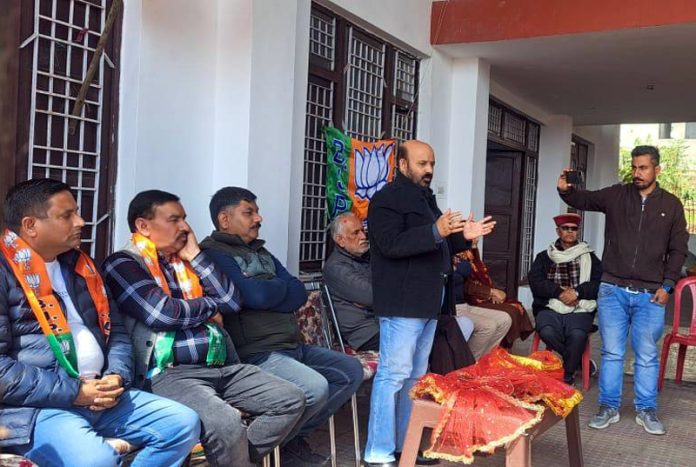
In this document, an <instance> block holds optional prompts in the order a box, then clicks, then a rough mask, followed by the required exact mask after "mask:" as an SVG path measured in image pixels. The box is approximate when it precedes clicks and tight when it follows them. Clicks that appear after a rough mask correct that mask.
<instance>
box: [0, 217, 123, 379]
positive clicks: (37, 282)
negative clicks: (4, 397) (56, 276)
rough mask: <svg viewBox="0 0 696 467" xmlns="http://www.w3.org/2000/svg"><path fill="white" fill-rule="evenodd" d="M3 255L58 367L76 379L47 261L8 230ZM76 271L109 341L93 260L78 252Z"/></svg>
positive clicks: (106, 304) (74, 362)
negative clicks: (83, 282) (84, 285)
mask: <svg viewBox="0 0 696 467" xmlns="http://www.w3.org/2000/svg"><path fill="white" fill-rule="evenodd" d="M0 249H2V254H3V255H4V257H5V259H6V260H7V263H8V264H9V265H10V267H11V268H12V272H13V273H14V276H15V278H16V279H17V282H19V284H20V285H21V287H22V290H23V291H24V296H25V297H26V299H27V301H28V302H29V306H30V307H31V310H32V311H33V312H34V316H35V317H36V320H37V321H38V322H39V326H40V327H41V331H42V332H43V334H44V335H45V336H46V339H47V340H48V344H49V345H50V347H51V350H52V351H53V354H54V355H55V357H56V360H58V363H59V364H60V366H62V367H63V368H64V369H65V371H66V372H67V373H68V374H69V375H70V376H72V377H73V378H79V377H80V373H79V371H78V367H77V354H76V349H75V342H74V340H73V336H72V333H71V332H70V325H69V324H68V320H67V319H66V317H65V313H64V312H63V310H62V309H61V307H60V303H59V302H58V299H57V298H56V296H55V295H54V293H53V287H52V285H51V279H50V278H49V275H48V271H47V270H46V262H45V261H44V259H43V258H42V257H41V255H39V254H38V253H36V252H35V251H34V250H33V249H32V248H31V247H30V246H29V245H28V244H27V243H26V242H25V241H24V240H22V239H21V238H20V237H19V236H18V235H17V234H16V233H14V232H12V231H11V230H9V229H5V231H4V232H3V237H2V243H1V244H0ZM75 272H76V273H77V274H78V275H79V276H80V277H82V278H83V279H84V280H85V283H86V284H87V290H88V291H89V295H90V297H92V301H93V302H94V306H95V308H96V310H97V316H98V319H99V327H100V328H101V332H102V335H103V336H104V340H105V341H106V342H108V339H109V334H110V332H111V319H110V317H109V298H108V297H107V295H106V289H105V288H104V282H103V281H102V278H101V276H100V275H99V272H98V271H97V268H96V266H95V265H94V262H93V261H92V259H91V258H90V257H89V256H87V254H85V253H84V252H82V251H80V257H79V258H78V260H77V263H76V264H75Z"/></svg>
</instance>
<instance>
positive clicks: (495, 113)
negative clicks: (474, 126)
mask: <svg viewBox="0 0 696 467" xmlns="http://www.w3.org/2000/svg"><path fill="white" fill-rule="evenodd" d="M502 127H503V109H502V108H501V107H499V106H497V105H494V104H493V103H490V104H489V105H488V132H489V133H493V134H494V135H497V136H500V130H501V129H502Z"/></svg>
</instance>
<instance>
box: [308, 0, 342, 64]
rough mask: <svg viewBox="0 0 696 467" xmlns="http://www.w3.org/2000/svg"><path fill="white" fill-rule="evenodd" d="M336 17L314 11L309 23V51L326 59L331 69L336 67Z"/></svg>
mask: <svg viewBox="0 0 696 467" xmlns="http://www.w3.org/2000/svg"><path fill="white" fill-rule="evenodd" d="M335 31H336V19H335V18H331V17H328V16H327V15H324V14H322V13H320V12H318V11H312V17H311V19H310V23H309V53H310V55H316V56H317V57H319V58H322V59H324V60H325V61H326V62H327V64H328V68H329V69H330V70H333V69H334V56H335V43H336V32H335Z"/></svg>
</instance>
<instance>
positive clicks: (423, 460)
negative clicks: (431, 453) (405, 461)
mask: <svg viewBox="0 0 696 467" xmlns="http://www.w3.org/2000/svg"><path fill="white" fill-rule="evenodd" d="M394 457H396V460H397V461H398V460H399V459H401V453H400V452H395V453H394ZM438 464H440V459H430V458H429V457H424V456H423V451H418V455H417V456H416V465H438Z"/></svg>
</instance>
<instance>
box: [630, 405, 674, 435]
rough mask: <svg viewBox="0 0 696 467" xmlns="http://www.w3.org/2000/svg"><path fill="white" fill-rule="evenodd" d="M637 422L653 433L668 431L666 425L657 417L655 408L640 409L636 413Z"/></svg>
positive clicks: (659, 433)
mask: <svg viewBox="0 0 696 467" xmlns="http://www.w3.org/2000/svg"><path fill="white" fill-rule="evenodd" d="M636 423H637V424H638V425H640V426H642V427H643V429H644V430H645V431H647V432H648V433H650V434H651V435H664V434H665V433H667V430H665V426H664V425H663V424H662V422H661V421H660V419H659V418H657V414H656V413H655V409H646V410H639V411H638V413H636Z"/></svg>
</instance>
